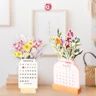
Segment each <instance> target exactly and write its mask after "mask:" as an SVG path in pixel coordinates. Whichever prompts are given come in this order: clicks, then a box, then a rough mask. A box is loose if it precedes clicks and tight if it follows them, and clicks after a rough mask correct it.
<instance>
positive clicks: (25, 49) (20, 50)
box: [13, 39, 44, 58]
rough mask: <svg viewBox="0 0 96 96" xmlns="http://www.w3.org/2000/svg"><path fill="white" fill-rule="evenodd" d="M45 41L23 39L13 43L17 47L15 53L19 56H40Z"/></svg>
mask: <svg viewBox="0 0 96 96" xmlns="http://www.w3.org/2000/svg"><path fill="white" fill-rule="evenodd" d="M43 45H44V44H43V42H42V41H41V40H28V41H25V39H24V40H21V39H20V41H17V42H15V43H14V44H13V47H14V49H15V52H14V55H15V57H17V58H38V57H39V56H40V55H41V53H42V52H41V51H42V49H43V47H44V46H43Z"/></svg>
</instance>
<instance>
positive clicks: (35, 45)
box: [33, 40, 42, 48]
mask: <svg viewBox="0 0 96 96" xmlns="http://www.w3.org/2000/svg"><path fill="white" fill-rule="evenodd" d="M41 44H42V41H41V40H38V41H36V40H35V41H34V42H33V47H35V48H38V47H40V46H41Z"/></svg>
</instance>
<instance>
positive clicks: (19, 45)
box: [13, 40, 24, 51]
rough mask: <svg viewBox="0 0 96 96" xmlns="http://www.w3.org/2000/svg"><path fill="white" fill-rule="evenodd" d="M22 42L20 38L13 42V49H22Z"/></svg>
mask: <svg viewBox="0 0 96 96" xmlns="http://www.w3.org/2000/svg"><path fill="white" fill-rule="evenodd" d="M23 44H24V42H23V41H22V40H20V41H18V42H16V43H14V44H13V47H14V48H15V50H17V51H20V50H22V46H23Z"/></svg>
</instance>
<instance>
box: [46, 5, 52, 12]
mask: <svg viewBox="0 0 96 96" xmlns="http://www.w3.org/2000/svg"><path fill="white" fill-rule="evenodd" d="M51 9H52V5H51V3H46V4H45V10H46V11H50V10H51Z"/></svg>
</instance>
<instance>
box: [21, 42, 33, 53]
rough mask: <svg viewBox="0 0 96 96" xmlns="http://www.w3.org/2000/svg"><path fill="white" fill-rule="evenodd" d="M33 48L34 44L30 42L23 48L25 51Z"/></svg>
mask: <svg viewBox="0 0 96 96" xmlns="http://www.w3.org/2000/svg"><path fill="white" fill-rule="evenodd" d="M31 48H32V45H30V44H29V43H26V44H24V45H23V50H24V51H27V52H29V51H30V50H31Z"/></svg>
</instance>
